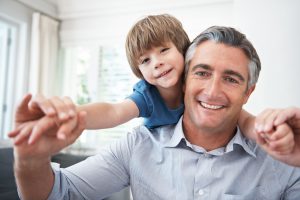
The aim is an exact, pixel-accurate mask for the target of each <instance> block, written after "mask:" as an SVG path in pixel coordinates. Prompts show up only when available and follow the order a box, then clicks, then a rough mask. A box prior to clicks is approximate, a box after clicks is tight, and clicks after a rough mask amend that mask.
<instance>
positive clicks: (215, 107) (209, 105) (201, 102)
mask: <svg viewBox="0 0 300 200" xmlns="http://www.w3.org/2000/svg"><path fill="white" fill-rule="evenodd" d="M200 105H201V106H202V107H203V108H206V109H210V110H219V109H222V108H223V107H224V106H223V105H212V104H208V103H205V102H203V101H200Z"/></svg>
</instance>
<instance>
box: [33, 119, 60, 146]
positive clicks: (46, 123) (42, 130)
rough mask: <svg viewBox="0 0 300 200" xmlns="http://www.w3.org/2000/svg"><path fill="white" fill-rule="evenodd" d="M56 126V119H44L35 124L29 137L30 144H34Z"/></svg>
mask: <svg viewBox="0 0 300 200" xmlns="http://www.w3.org/2000/svg"><path fill="white" fill-rule="evenodd" d="M56 126H57V125H56V122H55V119H54V117H47V116H46V117H43V118H42V119H40V120H39V121H38V122H37V123H36V124H35V126H34V128H33V130H32V133H31V135H30V136H29V139H28V144H34V143H35V142H36V141H37V140H38V139H39V138H40V137H41V136H42V135H43V134H46V133H47V131H49V130H50V129H52V128H54V127H56Z"/></svg>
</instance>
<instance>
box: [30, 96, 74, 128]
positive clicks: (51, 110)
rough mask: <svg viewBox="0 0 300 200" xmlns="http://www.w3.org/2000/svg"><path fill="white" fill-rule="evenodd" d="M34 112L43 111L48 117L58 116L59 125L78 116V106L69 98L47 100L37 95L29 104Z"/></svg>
mask: <svg viewBox="0 0 300 200" xmlns="http://www.w3.org/2000/svg"><path fill="white" fill-rule="evenodd" d="M28 106H29V107H30V108H31V109H33V110H41V111H42V112H43V113H45V114H46V115H47V116H57V119H58V120H59V123H63V122H65V121H67V120H68V119H70V118H72V117H74V116H76V106H75V104H74V103H73V102H72V100H71V99H70V98H69V97H62V98H60V97H56V96H54V97H51V98H45V97H44V96H42V95H36V96H35V97H34V98H33V99H32V100H31V101H30V102H29V104H28Z"/></svg>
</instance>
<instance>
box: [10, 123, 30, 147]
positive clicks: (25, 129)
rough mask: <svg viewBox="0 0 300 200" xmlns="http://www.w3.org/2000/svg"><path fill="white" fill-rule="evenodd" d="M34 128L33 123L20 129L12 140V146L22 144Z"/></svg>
mask: <svg viewBox="0 0 300 200" xmlns="http://www.w3.org/2000/svg"><path fill="white" fill-rule="evenodd" d="M33 127H34V122H32V123H28V124H26V126H24V127H22V129H21V130H20V132H19V134H18V135H17V136H16V137H15V138H14V145H16V146H17V145H19V144H21V143H23V142H24V141H25V140H26V139H27V138H28V137H29V135H30V133H31V132H32V129H33Z"/></svg>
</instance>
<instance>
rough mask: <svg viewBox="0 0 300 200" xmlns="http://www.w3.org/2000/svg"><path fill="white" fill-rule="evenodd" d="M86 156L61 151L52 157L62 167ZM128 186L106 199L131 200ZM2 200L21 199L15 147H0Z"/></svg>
mask: <svg viewBox="0 0 300 200" xmlns="http://www.w3.org/2000/svg"><path fill="white" fill-rule="evenodd" d="M85 158H86V157H85V156H77V155H71V154H62V153H59V154H57V155H55V156H53V157H52V159H51V160H52V162H56V163H60V166H61V167H62V168H64V167H68V166H70V165H73V164H75V163H77V162H80V161H82V160H84V159H85ZM129 199H130V192H129V189H128V188H125V189H124V190H122V191H120V192H117V193H115V194H113V195H112V196H111V197H108V198H105V200H129ZM0 200H19V197H18V193H17V189H16V182H15V178H14V172H13V149H12V148H0Z"/></svg>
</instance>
